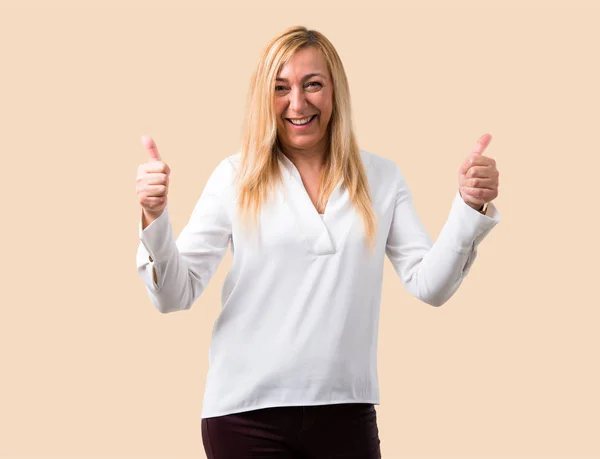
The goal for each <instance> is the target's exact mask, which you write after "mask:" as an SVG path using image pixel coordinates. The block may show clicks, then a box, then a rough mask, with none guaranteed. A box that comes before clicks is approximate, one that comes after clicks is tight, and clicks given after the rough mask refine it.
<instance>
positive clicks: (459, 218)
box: [440, 191, 501, 253]
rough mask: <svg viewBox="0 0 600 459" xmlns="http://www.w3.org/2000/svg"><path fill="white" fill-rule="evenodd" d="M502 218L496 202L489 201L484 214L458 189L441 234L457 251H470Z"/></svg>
mask: <svg viewBox="0 0 600 459" xmlns="http://www.w3.org/2000/svg"><path fill="white" fill-rule="evenodd" d="M500 220H501V215H500V212H499V211H498V209H497V207H496V206H495V205H494V203H492V202H490V203H488V208H487V212H486V214H485V215H483V214H482V213H481V212H479V211H477V210H475V209H473V208H472V207H471V206H469V205H468V204H467V203H466V202H465V201H464V200H463V198H462V197H461V196H460V193H459V192H458V191H457V192H456V195H455V196H454V200H453V202H452V207H451V210H450V215H449V216H448V220H447V221H446V224H445V225H444V228H442V232H441V233H440V236H442V235H443V237H444V238H446V239H447V240H448V241H449V242H450V243H451V244H452V245H453V247H454V249H455V250H456V251H458V252H460V253H470V252H471V251H472V250H473V248H476V247H477V245H479V243H480V242H481V241H482V240H483V238H484V237H485V236H486V235H487V234H488V233H489V232H490V231H491V230H492V228H494V226H496V225H497V224H498V223H499V222H500Z"/></svg>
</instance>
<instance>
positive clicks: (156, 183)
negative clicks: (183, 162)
mask: <svg viewBox="0 0 600 459" xmlns="http://www.w3.org/2000/svg"><path fill="white" fill-rule="evenodd" d="M142 145H143V146H144V149H145V150H146V152H147V154H148V160H147V161H146V162H145V163H142V164H140V165H139V166H138V169H137V177H136V180H135V188H136V192H137V196H138V199H139V201H140V205H141V206H142V209H143V214H144V217H145V222H144V223H146V222H147V223H148V224H150V223H151V222H152V221H153V220H156V219H157V218H158V217H159V216H160V215H161V214H162V212H163V210H164V209H165V207H166V205H167V193H168V191H169V174H170V173H171V170H170V169H169V166H167V164H166V163H165V162H164V161H163V160H162V159H161V158H160V155H159V154H158V149H157V148H156V144H155V143H154V140H152V138H151V137H149V136H142ZM144 226H146V225H144Z"/></svg>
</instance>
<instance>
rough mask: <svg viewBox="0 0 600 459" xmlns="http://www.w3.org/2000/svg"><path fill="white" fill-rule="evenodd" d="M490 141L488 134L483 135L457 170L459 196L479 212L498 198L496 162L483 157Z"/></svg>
mask: <svg viewBox="0 0 600 459" xmlns="http://www.w3.org/2000/svg"><path fill="white" fill-rule="evenodd" d="M491 140H492V136H491V135H490V134H483V135H482V136H481V137H480V138H479V140H478V141H477V143H476V144H475V148H474V149H473V151H472V152H471V154H470V155H469V156H467V158H466V159H465V160H464V161H463V163H462V164H461V166H460V169H459V170H458V191H459V193H460V196H461V198H462V199H463V201H464V202H465V203H466V204H467V205H469V206H470V207H472V208H473V209H475V210H480V209H481V208H482V207H483V205H484V204H485V203H486V202H490V201H492V200H494V199H496V197H498V185H499V181H498V177H499V175H500V174H499V172H498V169H496V161H494V159H493V158H490V157H488V156H484V155H483V152H484V151H485V149H486V148H487V146H488V145H489V143H490V141H491Z"/></svg>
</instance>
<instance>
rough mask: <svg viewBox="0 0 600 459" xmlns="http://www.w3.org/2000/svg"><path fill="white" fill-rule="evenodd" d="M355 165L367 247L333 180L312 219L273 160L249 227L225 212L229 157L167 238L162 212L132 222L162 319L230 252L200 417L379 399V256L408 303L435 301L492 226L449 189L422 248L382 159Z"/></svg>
mask: <svg viewBox="0 0 600 459" xmlns="http://www.w3.org/2000/svg"><path fill="white" fill-rule="evenodd" d="M361 157H362V160H363V164H364V166H365V169H366V173H367V176H368V181H369V185H370V191H371V198H372V202H373V207H374V210H375V213H376V216H377V232H376V240H375V247H374V250H373V251H372V252H371V251H370V249H369V247H368V244H367V243H366V239H365V233H364V230H363V221H362V218H361V217H360V215H359V214H358V213H357V212H356V211H355V210H354V207H353V206H352V205H351V203H350V202H349V196H348V193H347V192H346V191H345V190H344V188H343V187H342V186H341V184H338V186H337V187H336V188H335V190H334V192H333V193H332V195H331V197H330V199H329V201H328V203H327V206H326V208H325V212H324V214H323V215H319V213H318V211H317V210H316V208H315V207H314V205H313V204H312V201H311V199H310V197H309V195H308V193H307V192H306V189H305V188H304V185H303V183H302V179H301V177H300V174H299V172H298V170H297V169H296V167H295V166H294V164H293V163H292V162H291V161H290V160H289V159H288V158H287V157H285V156H283V155H280V157H279V164H280V166H281V172H282V177H283V185H280V186H279V187H278V189H277V192H276V193H275V194H274V196H273V197H272V199H271V200H270V201H269V202H268V203H267V204H265V206H264V207H263V210H262V213H261V215H260V217H259V224H258V226H256V227H250V228H245V227H244V226H243V223H242V222H241V220H240V219H239V218H238V216H237V213H236V205H237V204H236V199H237V197H236V187H235V184H234V175H235V173H236V170H237V167H238V164H239V161H240V158H241V156H240V154H239V153H238V154H236V155H232V156H230V157H228V158H226V159H224V160H223V161H222V162H221V163H220V164H219V165H218V166H217V168H216V169H215V170H214V172H213V173H212V175H211V176H210V178H209V180H208V182H207V184H206V186H205V188H204V191H203V192H202V194H201V196H200V199H199V200H198V202H197V203H196V205H195V207H194V209H193V212H192V214H191V217H190V219H189V222H188V223H187V225H186V226H185V227H184V228H183V230H182V231H181V234H180V235H179V237H178V238H177V240H175V238H174V236H173V231H172V227H171V222H170V220H169V215H168V205H167V207H166V208H165V210H164V212H163V213H162V214H161V216H160V217H159V218H157V219H156V220H154V221H153V222H152V223H151V224H150V225H148V226H147V227H146V228H145V229H144V230H142V229H141V219H140V224H139V233H140V244H139V248H138V252H137V269H138V272H139V275H140V276H141V278H142V280H143V282H144V284H145V286H146V290H147V292H148V295H149V296H150V300H151V302H152V304H153V305H154V306H155V307H156V308H157V309H158V310H159V311H160V312H162V313H168V312H173V311H179V310H184V309H189V308H190V307H191V306H192V304H193V303H194V302H195V301H196V299H197V298H198V297H199V296H200V294H201V293H202V291H203V290H204V289H205V288H206V285H207V284H208V282H209V280H210V278H211V277H212V275H213V274H214V272H215V271H216V269H217V267H218V266H219V263H220V262H221V260H222V258H223V256H224V254H225V252H226V250H227V248H228V246H231V253H232V266H231V270H230V271H229V273H228V274H227V277H226V279H225V282H224V285H223V289H222V308H221V312H220V314H219V316H218V318H217V319H216V321H215V323H214V327H213V334H212V339H211V344H210V349H209V370H208V374H207V379H206V389H205V393H204V401H203V407H202V417H203V418H207V417H213V416H220V415H225V414H230V413H237V412H242V411H248V410H254V409H259V408H266V407H274V406H293V405H321V404H334V403H349V402H362V403H373V404H379V382H378V374H377V339H378V326H379V308H380V300H381V287H382V278H383V265H384V255H387V256H388V257H389V259H390V261H391V263H392V265H393V266H394V268H395V270H396V272H397V273H398V275H399V277H400V279H401V280H402V283H403V284H404V287H405V288H406V290H407V291H408V292H409V293H410V294H411V295H414V296H415V297H417V298H419V299H420V300H421V301H424V302H425V303H428V304H430V305H433V306H441V305H442V304H443V303H444V302H446V301H447V300H448V299H449V298H450V297H451V296H452V295H453V294H454V292H455V291H456V290H457V289H458V287H459V286H460V284H461V282H462V280H463V279H464V277H465V276H466V275H467V273H468V272H469V269H470V267H471V265H472V263H473V261H474V260H475V257H476V254H477V246H478V245H479V244H480V243H481V241H482V240H483V238H484V237H485V236H486V235H487V234H488V233H489V231H491V229H492V228H493V227H494V226H495V225H496V224H497V223H498V222H499V221H500V214H499V212H498V210H497V209H496V207H495V206H494V204H493V203H490V204H489V205H488V210H487V215H483V214H481V213H479V212H477V211H476V210H474V209H473V208H471V207H470V206H468V205H467V204H466V203H465V202H464V201H463V200H462V198H461V197H460V194H459V193H458V191H457V192H456V195H455V197H454V200H453V202H452V206H451V209H450V213H449V216H448V219H447V221H446V223H445V224H444V226H443V228H442V230H441V232H440V234H439V236H438V238H437V240H436V241H435V243H433V242H432V240H431V239H430V237H429V235H428V233H427V231H426V230H425V228H424V227H423V225H422V223H421V222H420V220H419V218H418V216H417V213H416V211H415V208H414V205H413V202H412V197H411V193H410V191H409V189H408V186H407V184H406V181H405V180H404V177H403V176H402V174H401V172H400V170H399V168H398V167H397V166H396V164H395V163H394V162H392V161H391V160H388V159H386V158H383V157H381V156H377V155H374V154H372V153H368V152H366V151H361ZM153 268H154V270H155V271H156V275H157V283H155V282H154V280H153V275H152V269H153Z"/></svg>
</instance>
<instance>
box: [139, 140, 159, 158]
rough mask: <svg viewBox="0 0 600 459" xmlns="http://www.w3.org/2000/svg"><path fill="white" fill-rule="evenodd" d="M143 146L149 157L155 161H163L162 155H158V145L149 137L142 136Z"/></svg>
mask: <svg viewBox="0 0 600 459" xmlns="http://www.w3.org/2000/svg"><path fill="white" fill-rule="evenodd" d="M142 145H144V148H145V149H146V150H147V151H148V156H150V159H151V160H153V161H161V158H160V155H159V154H158V148H156V143H154V140H153V139H152V137H150V136H149V135H143V136H142Z"/></svg>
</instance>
